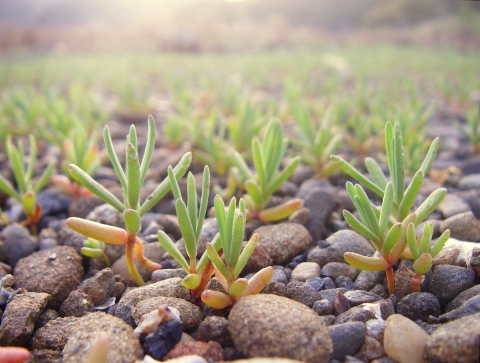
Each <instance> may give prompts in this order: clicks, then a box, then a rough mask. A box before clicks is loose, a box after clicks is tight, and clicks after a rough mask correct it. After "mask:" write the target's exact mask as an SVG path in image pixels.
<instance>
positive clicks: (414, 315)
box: [397, 292, 442, 321]
mask: <svg viewBox="0 0 480 363" xmlns="http://www.w3.org/2000/svg"><path fill="white" fill-rule="evenodd" d="M397 312H398V313H399V314H402V315H403V316H405V317H407V318H409V319H410V320H413V321H417V320H421V321H427V320H428V317H429V316H430V315H432V316H439V315H440V314H441V312H442V307H441V306H440V301H438V299H437V297H436V296H435V295H433V294H430V293H428V292H415V293H412V294H409V295H407V296H405V297H404V298H402V299H401V300H400V301H399V302H398V304H397Z"/></svg>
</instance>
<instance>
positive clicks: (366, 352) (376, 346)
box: [359, 336, 385, 361]
mask: <svg viewBox="0 0 480 363" xmlns="http://www.w3.org/2000/svg"><path fill="white" fill-rule="evenodd" d="M359 355H361V356H362V357H365V358H367V359H368V360H369V361H372V360H374V359H377V358H380V357H382V356H384V355H385V350H384V349H383V344H382V343H381V342H379V341H378V340H377V339H375V338H372V337H370V336H366V337H365V341H364V342H363V344H362V346H361V347H360V353H359Z"/></svg>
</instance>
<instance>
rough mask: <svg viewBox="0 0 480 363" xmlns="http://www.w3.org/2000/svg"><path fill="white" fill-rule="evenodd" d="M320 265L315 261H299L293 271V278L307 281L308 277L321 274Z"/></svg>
mask: <svg viewBox="0 0 480 363" xmlns="http://www.w3.org/2000/svg"><path fill="white" fill-rule="evenodd" d="M320 272H321V270H320V266H318V263H315V262H302V263H299V264H298V265H297V266H296V267H295V268H294V269H293V271H292V279H294V280H298V281H307V280H308V279H311V278H314V277H319V276H320Z"/></svg>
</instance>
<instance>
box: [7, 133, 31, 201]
mask: <svg viewBox="0 0 480 363" xmlns="http://www.w3.org/2000/svg"><path fill="white" fill-rule="evenodd" d="M6 148H7V155H8V159H9V160H10V166H11V168H12V171H13V175H14V176H15V180H16V181H17V185H18V189H19V190H20V192H21V193H25V192H26V191H27V183H26V180H25V171H24V165H23V154H20V152H19V149H23V147H21V143H19V144H18V149H17V148H15V146H13V144H12V138H11V136H10V135H8V137H7V143H6Z"/></svg>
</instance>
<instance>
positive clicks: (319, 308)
mask: <svg viewBox="0 0 480 363" xmlns="http://www.w3.org/2000/svg"><path fill="white" fill-rule="evenodd" d="M312 310H313V311H315V312H316V313H317V314H318V315H321V316H325V315H333V314H334V313H335V308H334V306H333V303H332V302H331V301H330V300H327V299H322V300H317V301H315V302H314V303H313V306H312Z"/></svg>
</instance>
